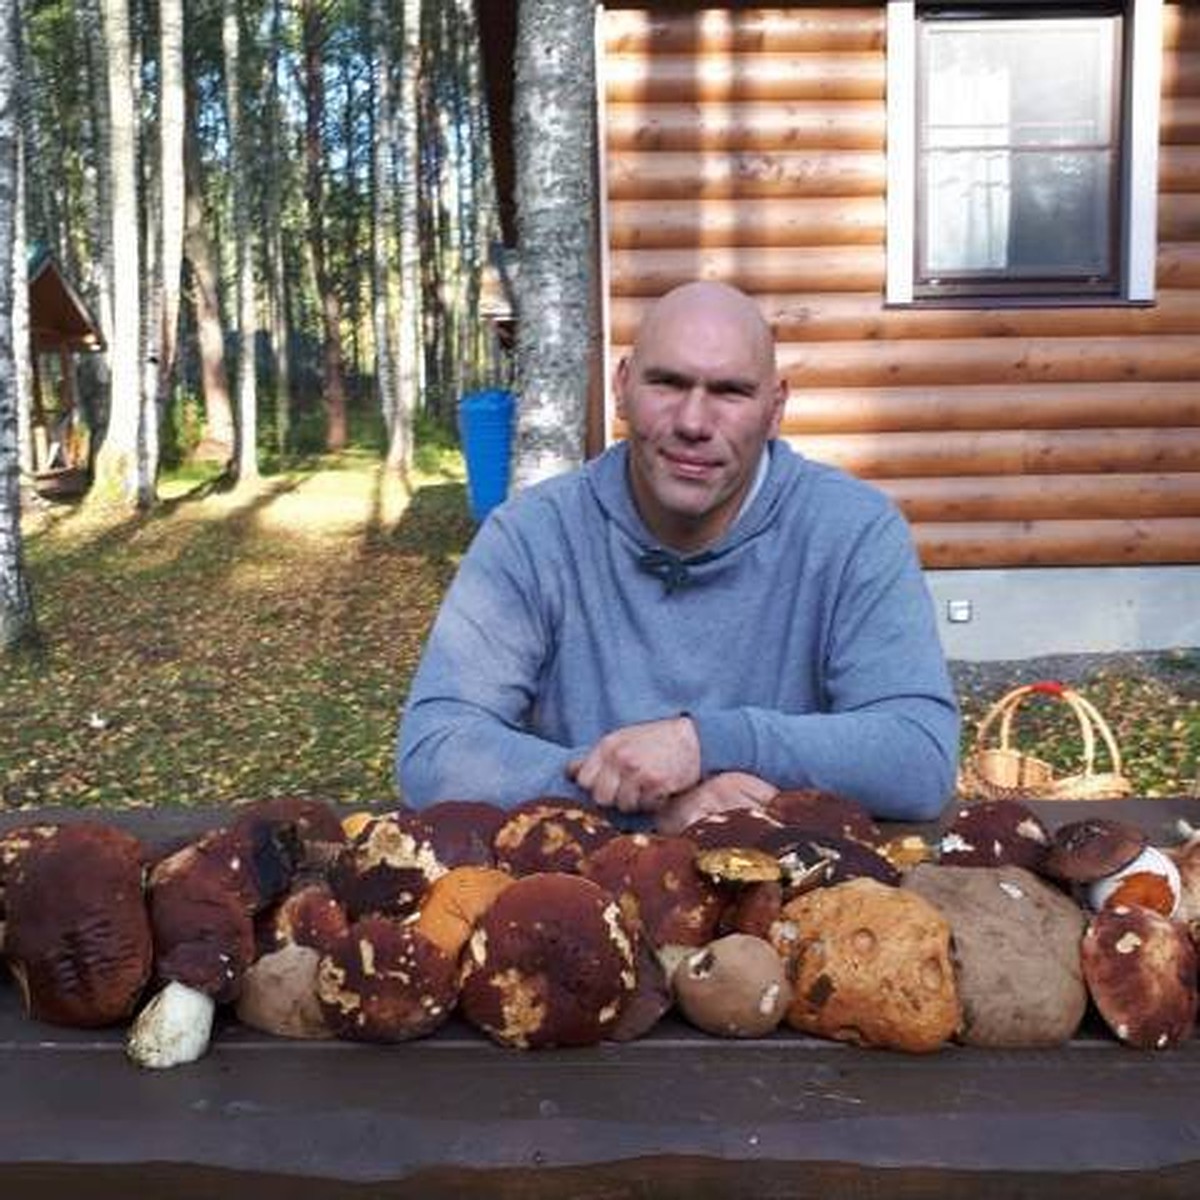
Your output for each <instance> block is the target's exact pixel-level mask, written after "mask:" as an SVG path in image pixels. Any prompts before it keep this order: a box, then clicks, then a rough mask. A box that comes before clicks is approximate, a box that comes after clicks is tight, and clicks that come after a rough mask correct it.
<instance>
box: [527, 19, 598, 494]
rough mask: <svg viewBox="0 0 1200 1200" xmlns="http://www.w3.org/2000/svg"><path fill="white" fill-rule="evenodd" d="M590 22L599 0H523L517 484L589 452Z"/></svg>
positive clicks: (592, 76) (592, 326)
mask: <svg viewBox="0 0 1200 1200" xmlns="http://www.w3.org/2000/svg"><path fill="white" fill-rule="evenodd" d="M593 21H594V4H593V2H592V0H520V8H519V12H518V24H517V51H516V95H515V99H514V103H513V119H514V137H515V151H516V193H517V235H518V240H519V243H520V266H519V271H518V280H517V298H518V307H519V315H520V326H519V332H518V338H517V386H518V390H519V393H520V404H519V415H518V422H517V438H516V450H515V462H514V470H513V486H514V487H517V488H520V487H523V486H525V485H527V484H530V483H535V482H536V481H537V480H539V479H544V478H546V477H548V476H550V475H557V474H559V473H560V472H562V471H566V470H569V469H570V468H572V467H576V466H578V465H580V464H581V463H582V462H583V457H584V423H585V414H586V409H587V391H588V369H589V359H590V351H591V347H592V341H593V339H594V337H595V313H594V308H595V303H594V298H593V285H592V278H591V272H590V263H591V261H592V253H593V242H594V231H593V223H594V222H593V208H594V199H595V197H594V182H593V178H594V177H593V170H594V167H593V163H594V158H595V126H594V117H593V109H592V105H593V100H594V97H595V94H596V87H595V82H596V69H595V57H594V49H593Z"/></svg>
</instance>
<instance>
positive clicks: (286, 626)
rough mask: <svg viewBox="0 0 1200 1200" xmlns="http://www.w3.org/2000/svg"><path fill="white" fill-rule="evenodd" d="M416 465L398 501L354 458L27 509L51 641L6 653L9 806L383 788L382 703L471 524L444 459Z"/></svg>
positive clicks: (370, 467)
mask: <svg viewBox="0 0 1200 1200" xmlns="http://www.w3.org/2000/svg"><path fill="white" fill-rule="evenodd" d="M422 482H423V484H424V486H422V487H420V489H419V490H418V491H417V492H416V493H415V496H414V499H413V501H412V502H411V503H410V504H408V505H407V506H405V498H404V496H403V495H402V494H401V492H400V490H399V488H398V486H397V485H395V484H394V483H393V482H391V481H387V480H385V477H384V476H383V475H382V473H381V472H380V470H379V468H378V465H377V464H376V463H375V462H373V461H370V460H367V459H353V458H350V459H347V460H344V461H343V463H342V464H340V465H339V469H324V470H317V471H310V472H304V473H297V474H292V475H287V476H276V477H272V478H268V479H266V480H264V481H263V483H262V485H261V487H260V488H258V489H257V490H256V491H255V492H254V493H253V494H252V495H249V496H245V497H243V496H240V495H238V494H235V493H225V494H221V493H209V494H206V493H205V490H204V489H203V488H201V489H199V490H197V491H193V493H192V494H191V495H185V496H183V497H181V498H177V499H174V500H168V501H167V502H166V503H165V504H164V505H163V506H162V507H161V509H160V510H159V511H157V512H155V513H154V514H151V515H150V516H148V517H140V518H132V519H129V520H126V521H123V522H121V523H117V524H106V523H103V522H96V521H94V520H91V519H90V518H88V517H87V516H86V515H85V514H84V513H82V512H74V511H71V510H65V511H64V510H61V509H59V510H56V511H54V512H53V513H52V514H50V516H49V517H48V518H47V517H43V518H42V520H40V521H38V520H34V521H33V522H31V526H32V529H33V530H34V531H33V532H30V533H27V550H28V557H29V566H30V574H31V577H32V580H33V586H34V590H35V601H36V604H37V608H38V614H39V621H40V624H41V627H42V630H43V633H44V635H45V637H46V642H47V647H46V654H45V657H44V660H43V661H42V662H35V661H30V660H28V659H25V660H18V661H16V662H9V663H0V789H2V790H0V797H2V799H3V801H4V803H5V804H7V805H9V806H16V805H30V804H65V805H76V806H82V805H92V804H111V805H118V804H149V805H165V804H183V805H189V804H204V803H223V802H228V801H234V800H238V799H245V798H256V797H263V796H272V795H280V794H297V793H302V794H307V795H319V796H323V797H326V798H328V799H330V800H333V801H335V802H339V803H343V804H350V805H354V804H358V803H363V802H370V801H380V800H389V799H391V798H394V796H395V791H394V786H393V783H392V778H391V763H392V745H393V739H394V735H395V729H396V720H397V711H398V707H399V704H400V701H401V699H402V697H403V695H404V692H405V689H406V686H407V682H408V679H409V677H410V676H411V673H412V671H413V669H414V667H415V665H416V661H417V658H418V655H419V653H420V648H421V644H422V640H423V638H424V636H425V633H426V631H427V626H428V623H429V622H430V621H431V620H432V616H433V613H434V612H435V610H436V606H437V603H438V601H439V599H440V597H441V595H442V593H443V591H444V589H445V587H446V585H447V583H448V582H449V579H450V576H451V574H452V573H453V570H454V567H455V564H456V562H457V556H458V555H459V554H460V553H461V551H462V549H463V548H464V547H465V545H466V543H467V541H468V540H469V538H470V536H471V530H472V526H471V523H470V520H469V518H468V517H467V515H466V503H465V498H464V489H463V486H462V484H461V482H460V481H459V478H458V475H457V474H456V472H455V471H454V470H453V469H450V470H448V471H447V473H446V474H445V475H443V476H432V477H426V478H425V479H424V480H423V481H422Z"/></svg>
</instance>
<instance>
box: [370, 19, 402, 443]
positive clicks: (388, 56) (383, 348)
mask: <svg viewBox="0 0 1200 1200" xmlns="http://www.w3.org/2000/svg"><path fill="white" fill-rule="evenodd" d="M387 7H388V6H387V4H386V3H385V0H371V40H372V43H373V46H374V49H375V63H374V107H373V114H374V118H373V124H374V138H373V146H374V155H373V159H372V171H371V183H372V219H371V249H372V259H371V298H372V308H371V315H372V325H373V329H374V334H375V393H376V396H377V397H378V400H379V411H380V414H381V416H382V417H383V426H384V430H385V431H386V434H387V460H388V463H389V465H396V466H402V462H400V463H396V464H392V455H393V453H394V452H397V451H394V448H395V447H396V446H397V443H398V441H399V440H401V439H398V438H397V433H398V430H397V421H396V418H397V415H398V412H399V404H398V401H397V396H396V347H395V342H394V340H393V333H394V330H395V324H396V305H395V269H394V261H393V253H392V245H393V237H392V234H393V220H394V216H393V213H394V205H393V202H392V200H393V196H394V195H395V191H394V189H395V173H394V171H393V170H392V163H393V151H394V149H395V137H396V130H395V112H394V101H393V98H392V52H391V32H390V29H389V25H388V19H387ZM402 436H403V435H401V437H402ZM397 454H398V457H399V458H400V459H401V460H402V459H403V451H402V449H400V450H399V451H398V452H397Z"/></svg>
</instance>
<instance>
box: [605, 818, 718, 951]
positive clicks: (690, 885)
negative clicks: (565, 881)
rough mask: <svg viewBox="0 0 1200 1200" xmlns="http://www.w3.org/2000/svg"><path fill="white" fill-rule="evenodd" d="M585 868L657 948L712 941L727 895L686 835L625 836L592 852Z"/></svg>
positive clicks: (701, 944)
mask: <svg viewBox="0 0 1200 1200" xmlns="http://www.w3.org/2000/svg"><path fill="white" fill-rule="evenodd" d="M581 870H582V873H583V874H584V875H586V876H587V878H589V879H592V880H595V882H596V883H598V884H599V885H600V886H601V887H602V888H604V889H605V891H607V892H608V893H609V894H610V895H612V896H614V897H616V899H617V901H618V903H619V904H620V906H621V911H622V913H623V914H624V915H625V919H626V921H627V922H628V923H630V924H631V925H634V926H636V927H639V928H641V929H643V930H644V931H645V934H646V936H647V937H648V938H649V939H650V941H651V943H652V944H653V945H654V946H656V947H658V946H663V945H666V944H668V943H677V944H679V945H683V946H704V945H707V944H708V943H709V942H711V941H712V939H713V936H714V934H715V931H716V927H717V921H718V919H719V918H720V915H721V909H722V907H723V904H724V899H723V897H722V894H721V892H720V890H719V889H718V888H717V886H716V885H715V884H713V883H712V882H711V881H710V880H708V879H706V878H705V877H704V876H703V875H702V874H701V873H700V871H699V870H698V869H697V867H696V846H695V843H693V842H692V841H690V840H689V839H688V838H685V837H666V836H664V835H663V834H654V833H630V834H622V835H620V836H618V837H615V838H613V839H612V840H611V841H610V842H608V843H607V844H606V845H604V846H601V847H600V849H599V850H597V851H596V852H595V853H593V854H591V855H589V856H588V858H587V859H586V860H585V861H584V863H583V866H582V868H581Z"/></svg>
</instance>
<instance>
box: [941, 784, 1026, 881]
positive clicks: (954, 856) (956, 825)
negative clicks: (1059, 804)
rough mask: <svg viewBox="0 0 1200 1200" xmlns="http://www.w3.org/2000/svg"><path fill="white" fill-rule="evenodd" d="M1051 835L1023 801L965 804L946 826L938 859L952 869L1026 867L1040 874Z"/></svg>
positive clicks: (984, 801) (983, 801)
mask: <svg viewBox="0 0 1200 1200" xmlns="http://www.w3.org/2000/svg"><path fill="white" fill-rule="evenodd" d="M1049 845H1050V834H1049V832H1048V831H1047V829H1046V826H1045V825H1044V824H1043V823H1042V821H1041V819H1040V818H1039V817H1038V816H1037V814H1036V813H1035V812H1034V811H1033V810H1032V809H1031V808H1029V807H1027V806H1026V805H1024V804H1022V803H1021V802H1020V801H1019V800H981V801H978V802H976V803H974V804H964V805H962V807H960V808H959V809H958V810H957V811H956V812H955V814H954V819H953V820H952V821H951V822H950V824H949V825H948V826H947V827H946V831H945V832H944V833H943V834H942V839H941V842H940V844H939V847H938V860H939V862H941V863H942V865H943V866H948V867H1002V866H1009V865H1011V866H1014V867H1024V868H1026V870H1029V871H1040V870H1041V869H1042V865H1043V863H1044V861H1045V858H1046V852H1047V849H1048V847H1049Z"/></svg>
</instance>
